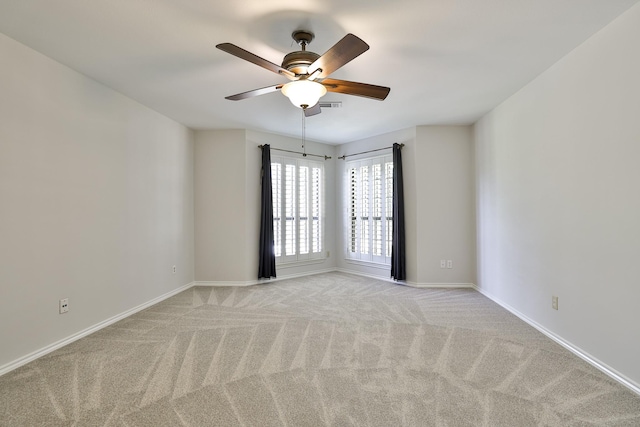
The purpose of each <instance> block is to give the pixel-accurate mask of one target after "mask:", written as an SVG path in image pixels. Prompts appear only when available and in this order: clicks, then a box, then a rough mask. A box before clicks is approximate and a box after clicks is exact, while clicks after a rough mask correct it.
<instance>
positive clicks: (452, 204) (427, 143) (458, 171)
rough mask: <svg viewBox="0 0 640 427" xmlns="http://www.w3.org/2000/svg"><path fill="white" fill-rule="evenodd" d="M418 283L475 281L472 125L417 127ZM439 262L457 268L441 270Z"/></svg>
mask: <svg viewBox="0 0 640 427" xmlns="http://www.w3.org/2000/svg"><path fill="white" fill-rule="evenodd" d="M415 162H416V166H415V169H416V189H417V193H416V196H417V239H416V240H417V253H418V254H419V257H420V258H419V261H420V262H419V263H418V283H419V284H439V283H443V284H473V283H475V282H476V274H475V273H476V265H475V264H476V260H475V258H476V240H475V167H474V161H473V132H472V128H471V126H419V127H417V128H416V154H415ZM440 260H451V261H453V268H451V269H448V268H445V269H442V268H440Z"/></svg>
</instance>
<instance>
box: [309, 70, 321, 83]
mask: <svg viewBox="0 0 640 427" xmlns="http://www.w3.org/2000/svg"><path fill="white" fill-rule="evenodd" d="M320 74H322V68H318V69H316V70H314V71H313V72H312V73H311V74H309V77H307V80H311V81H313V80H315V79H317V78H319V77H320Z"/></svg>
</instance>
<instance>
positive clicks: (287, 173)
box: [271, 157, 324, 263]
mask: <svg viewBox="0 0 640 427" xmlns="http://www.w3.org/2000/svg"><path fill="white" fill-rule="evenodd" d="M271 171H272V188H273V199H274V200H273V210H274V214H273V232H274V244H275V246H276V248H275V253H276V261H277V262H278V263H282V262H294V261H301V260H309V259H319V258H324V253H323V234H322V233H323V172H324V166H323V165H322V163H319V162H314V161H310V160H298V159H293V158H288V157H272V158H271ZM276 199H277V200H276Z"/></svg>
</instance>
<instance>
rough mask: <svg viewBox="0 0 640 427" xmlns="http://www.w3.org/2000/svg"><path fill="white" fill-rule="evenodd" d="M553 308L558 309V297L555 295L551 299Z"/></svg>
mask: <svg viewBox="0 0 640 427" xmlns="http://www.w3.org/2000/svg"><path fill="white" fill-rule="evenodd" d="M551 308H553V309H554V310H557V309H558V297H557V296H555V295H553V296H552V297H551Z"/></svg>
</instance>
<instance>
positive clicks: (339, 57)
mask: <svg viewBox="0 0 640 427" xmlns="http://www.w3.org/2000/svg"><path fill="white" fill-rule="evenodd" d="M367 50H369V45H368V44H366V43H365V42H364V41H362V40H361V39H360V38H359V37H357V36H354V35H353V34H347V35H346V36H344V37H343V38H342V40H340V41H339V42H338V43H336V44H335V45H333V47H331V49H329V50H328V51H326V52H325V54H324V55H322V56H321V57H320V58H318V59H316V60H315V62H314V63H313V64H311V65H310V66H309V68H308V73H309V74H313V73H314V72H315V71H316V70H318V69H321V70H322V71H321V72H320V73H319V74H316V75H315V76H314V78H317V79H322V78H324V77H327V76H328V75H329V74H331V73H333V72H334V71H335V70H337V69H338V68H340V67H342V66H343V65H344V64H346V63H348V62H349V61H351V60H352V59H354V58H356V57H358V56H360V55H361V54H363V53H364V52H366V51H367Z"/></svg>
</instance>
